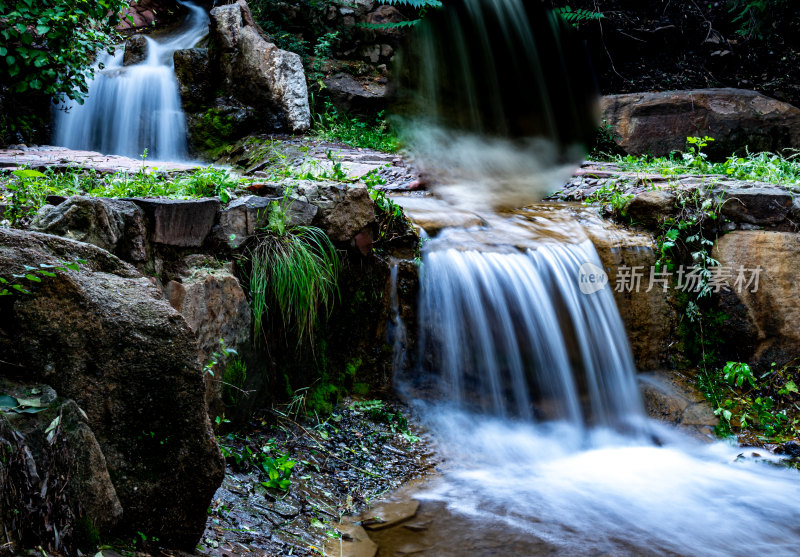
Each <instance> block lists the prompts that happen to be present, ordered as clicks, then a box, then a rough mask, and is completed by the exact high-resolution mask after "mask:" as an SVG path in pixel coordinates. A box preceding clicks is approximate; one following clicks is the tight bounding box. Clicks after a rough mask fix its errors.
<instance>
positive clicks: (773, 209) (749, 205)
mask: <svg viewBox="0 0 800 557" xmlns="http://www.w3.org/2000/svg"><path fill="white" fill-rule="evenodd" d="M720 198H721V202H722V214H723V215H725V216H726V217H728V218H729V219H730V220H732V221H733V222H738V223H748V224H755V225H759V226H765V225H770V224H778V223H781V222H783V221H784V220H785V219H786V217H787V216H788V215H789V212H790V211H791V209H792V203H793V199H792V194H791V193H789V192H788V191H786V190H783V189H779V188H729V189H726V190H724V191H723V192H722V193H721V195H720Z"/></svg>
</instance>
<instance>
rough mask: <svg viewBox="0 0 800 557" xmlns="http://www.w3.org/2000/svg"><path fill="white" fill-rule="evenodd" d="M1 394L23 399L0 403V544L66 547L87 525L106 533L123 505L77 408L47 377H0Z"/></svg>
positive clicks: (83, 533)
mask: <svg viewBox="0 0 800 557" xmlns="http://www.w3.org/2000/svg"><path fill="white" fill-rule="evenodd" d="M0 394H2V397H3V399H2V400H3V402H4V404H8V401H9V398H8V397H13V400H15V401H18V402H19V404H20V405H21V406H22V407H23V409H21V410H18V411H14V410H10V409H9V407H8V406H5V407H4V408H3V410H2V411H0V450H1V451H2V454H3V458H2V459H0V519H2V523H3V525H4V528H5V531H4V534H5V536H4V540H5V542H6V544H10V545H4V549H5V550H12V551H13V550H14V548H15V546H16V547H17V548H19V546H18V545H17V544H20V543H24V542H25V541H26V540H28V539H31V538H38V539H39V541H40V543H41V544H43V545H44V546H45V547H46V548H47V549H48V550H50V551H54V552H72V551H73V550H74V547H75V544H76V543H80V542H81V540H83V539H84V538H85V536H86V533H87V530H88V529H94V530H95V531H96V532H98V533H100V534H101V535H104V536H108V535H110V534H111V532H112V529H113V528H114V526H116V525H117V524H118V523H119V521H120V519H121V517H122V514H123V513H122V506H121V504H120V502H119V499H118V497H117V494H116V491H115V489H114V485H113V484H112V482H111V479H110V477H109V474H108V469H107V467H106V461H105V457H104V456H103V453H102V450H101V448H100V446H99V444H98V442H97V439H96V438H95V436H94V433H93V432H92V430H91V428H90V427H89V425H88V419H87V417H86V414H85V413H84V412H83V410H81V409H80V407H79V406H78V405H77V404H76V403H75V401H73V400H65V399H61V398H59V397H58V395H57V393H56V392H55V391H54V390H53V389H52V388H50V387H49V386H47V385H30V384H29V385H21V384H16V383H13V382H10V381H8V380H6V379H3V378H0ZM55 532H58V534H56V533H55Z"/></svg>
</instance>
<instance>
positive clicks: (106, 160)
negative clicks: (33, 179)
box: [0, 145, 197, 174]
mask: <svg viewBox="0 0 800 557" xmlns="http://www.w3.org/2000/svg"><path fill="white" fill-rule="evenodd" d="M21 166H26V167H28V168H33V169H35V170H45V169H47V168H85V169H87V170H88V169H94V170H96V171H97V172H100V173H103V174H108V173H114V172H130V173H135V172H138V171H139V170H141V169H142V168H146V169H148V170H153V169H156V168H157V169H158V170H160V171H162V172H170V171H182V170H191V169H193V168H197V165H194V164H185V163H176V162H158V163H154V162H147V161H145V162H142V161H141V160H136V159H132V158H129V157H123V156H121V155H104V154H102V153H98V152H96V151H77V150H74V149H67V148H66V147H53V146H50V145H42V146H35V147H27V146H24V145H22V146H16V147H14V146H10V147H8V148H6V149H0V168H3V169H7V170H15V169H17V168H19V167H21Z"/></svg>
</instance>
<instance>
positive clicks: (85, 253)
mask: <svg viewBox="0 0 800 557" xmlns="http://www.w3.org/2000/svg"><path fill="white" fill-rule="evenodd" d="M78 258H80V259H84V260H86V263H85V264H83V265H82V266H81V269H80V271H78V272H75V271H69V272H63V271H59V273H58V276H57V277H55V278H47V279H45V280H43V281H42V283H41V284H40V285H38V286H37V287H35V291H34V293H33V294H32V295H30V296H19V297H15V299H14V301H13V303H12V304H8V303H4V304H2V305H0V352H1V353H2V354H3V358H2V359H3V360H4V362H10V363H11V364H14V365H15V366H19V367H10V368H9V369H11V370H23V371H22V372H21V373H24V376H25V379H26V382H32V381H40V382H43V383H47V384H49V385H51V386H52V387H53V388H55V389H56V391H58V393H59V394H61V395H63V396H65V397H69V398H71V399H73V400H75V401H76V402H77V403H78V404H79V405H80V407H81V408H82V409H83V410H85V412H86V415H87V416H88V420H87V424H88V425H89V427H90V428H91V430H92V432H93V433H94V435H95V437H96V439H97V442H98V443H99V445H100V447H101V449H102V452H103V455H104V457H105V459H106V465H107V468H108V472H109V475H110V477H111V479H112V481H113V484H114V488H115V490H116V492H117V495H118V497H119V500H120V502H121V503H122V507H123V509H124V512H125V528H126V529H128V531H129V532H131V533H132V532H135V531H137V530H138V531H141V532H147V533H148V535H150V536H155V537H158V538H160V540H161V543H162V544H164V545H165V546H173V547H178V548H184V549H189V550H191V549H193V548H194V546H195V544H196V543H197V541H198V539H199V537H200V535H201V534H202V532H203V530H204V528H205V523H206V519H207V515H206V511H207V509H208V505H209V503H210V501H211V497H212V496H213V494H214V492H215V490H216V488H217V487H218V486H219V484H220V482H221V480H222V477H223V474H224V461H223V459H222V457H221V455H220V453H219V449H218V447H217V444H216V440H215V437H214V434H213V431H212V429H211V423H210V421H209V419H208V415H207V413H206V408H205V400H204V395H205V385H204V382H203V374H202V366H201V364H200V362H199V361H198V358H197V341H196V339H195V336H194V333H193V332H192V331H191V329H190V328H189V326H188V325H187V324H186V321H185V320H184V319H183V317H181V315H180V314H178V313H177V312H176V311H175V310H174V309H173V308H172V307H170V306H169V304H168V303H167V302H166V301H165V300H164V299H163V298H162V297H161V294H160V292H159V291H158V290H157V289H156V288H155V287H153V286H152V284H151V283H150V281H149V280H148V279H147V278H145V277H143V276H141V275H140V274H139V273H138V272H137V271H136V270H135V269H134V268H133V267H131V266H130V265H127V264H125V263H123V262H122V261H120V260H119V259H117V258H115V257H114V256H112V255H110V254H109V253H108V252H106V251H103V250H101V249H99V248H96V247H94V246H91V245H89V244H84V243H79V242H74V241H71V240H67V239H64V238H59V237H56V236H50V235H46V234H39V233H35V232H23V231H19V230H10V229H0V268H3V269H7V270H8V271H10V272H12V273H16V272H20V271H21V270H22V269H23V268H24V267H23V265H30V266H34V265H37V266H38V265H39V264H40V263H46V264H58V262H59V260H62V259H63V260H67V261H74V260H76V259H78Z"/></svg>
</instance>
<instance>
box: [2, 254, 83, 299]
mask: <svg viewBox="0 0 800 557" xmlns="http://www.w3.org/2000/svg"><path fill="white" fill-rule="evenodd" d="M82 264H86V261H85V260H83V259H77V260H75V261H59V265H49V264H47V263H40V264H39V267H38V268H36V267H31V266H29V265H25V266H24V271H23V272H22V273H15V274H12V275H11V276H9V277H3V276H0V296H11V295H12V294H14V293H15V292H19V293H21V294H31V291H30V290H28V289H27V288H26V286H27V287H28V288H30V284H37V283H40V282H42V278H53V277H55V276H56V273H55V271H77V270H79V269H80V265H82ZM22 281H26V282H22ZM23 284H24V286H23Z"/></svg>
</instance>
